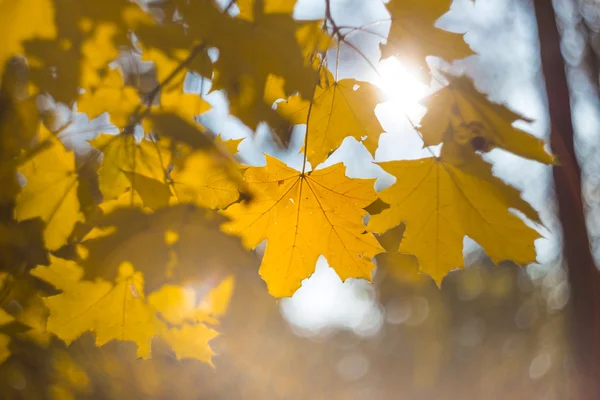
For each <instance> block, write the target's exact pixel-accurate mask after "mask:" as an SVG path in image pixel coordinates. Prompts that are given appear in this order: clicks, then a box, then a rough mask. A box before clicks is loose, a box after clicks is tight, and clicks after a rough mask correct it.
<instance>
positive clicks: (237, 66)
mask: <svg viewBox="0 0 600 400" xmlns="http://www.w3.org/2000/svg"><path fill="white" fill-rule="evenodd" d="M178 6H179V10H180V12H181V15H182V16H183V18H184V20H185V21H186V22H187V23H188V24H189V32H190V35H191V36H192V37H194V38H197V40H199V41H201V42H205V43H206V44H207V45H210V46H214V47H217V48H218V49H219V58H218V60H217V61H216V63H215V70H216V72H215V78H214V81H213V86H212V90H217V89H224V90H225V91H226V93H227V96H228V99H229V102H230V110H231V112H232V113H233V114H234V115H236V116H239V117H240V119H241V120H242V122H244V123H245V124H246V125H248V126H249V127H250V128H251V129H256V127H257V124H258V122H260V121H267V122H269V124H270V125H272V126H271V127H272V128H273V129H275V130H276V132H278V135H279V136H280V137H281V140H282V142H284V143H286V142H287V137H288V136H289V132H287V129H286V125H285V120H284V119H282V118H277V114H276V113H273V112H272V110H271V106H272V103H271V104H269V103H265V96H264V91H265V85H266V83H267V81H268V78H269V76H270V75H275V76H279V77H285V86H284V89H285V90H284V91H285V93H287V94H291V93H293V92H295V91H298V92H299V93H301V94H302V95H304V96H310V95H311V93H312V89H313V86H314V82H315V81H316V79H317V71H316V70H315V69H313V68H312V64H311V62H309V60H306V57H305V52H304V48H303V45H305V44H307V43H319V44H321V43H324V41H322V40H318V37H323V36H327V35H326V33H324V32H322V31H321V32H315V31H307V30H302V28H304V26H305V24H304V23H302V22H298V21H295V20H293V19H292V18H291V16H289V15H286V14H265V13H264V12H262V10H258V13H257V10H254V11H255V12H254V18H253V21H252V22H249V21H246V20H242V19H239V18H230V17H229V16H228V15H225V14H223V13H221V11H220V10H219V9H218V8H216V7H215V5H214V4H213V2H212V1H209V0H199V1H195V2H191V3H187V2H183V1H179V2H178ZM298 30H301V32H300V33H299V31H298ZM307 35H308V36H311V37H312V40H311V37H307ZM314 35H317V37H314ZM240 37H243V38H244V41H243V42H242V41H240V40H238V38H240ZM300 41H301V42H302V45H301V44H300ZM248 44H250V45H248ZM249 109H252V110H254V111H253V112H247V110H249Z"/></svg>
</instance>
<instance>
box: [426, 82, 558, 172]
mask: <svg viewBox="0 0 600 400" xmlns="http://www.w3.org/2000/svg"><path fill="white" fill-rule="evenodd" d="M447 78H448V80H449V81H450V83H449V85H448V86H446V87H444V88H443V89H441V90H439V91H437V92H436V93H434V94H432V95H431V96H429V97H428V98H426V99H425V100H423V104H424V105H425V106H426V107H427V108H428V111H427V114H425V116H424V117H423V118H422V120H421V127H420V128H419V131H420V132H421V134H422V135H423V141H424V145H425V146H435V145H437V144H440V143H442V141H446V140H449V139H450V140H452V141H454V142H456V143H457V144H459V145H461V146H464V147H465V148H466V149H468V150H470V152H474V151H476V150H477V151H483V152H487V151H490V150H491V149H493V148H496V147H498V148H501V149H503V150H506V151H509V152H511V153H514V154H517V155H519V156H521V157H524V158H529V159H532V160H536V161H539V162H542V163H545V164H553V163H555V159H554V157H553V156H552V155H551V154H549V153H548V152H547V151H546V149H545V142H544V141H543V140H542V139H539V138H537V137H535V136H533V135H531V134H529V133H527V132H525V131H523V130H521V129H518V128H515V127H514V126H513V123H514V122H515V121H518V120H522V121H529V120H528V118H526V117H524V116H522V115H520V114H517V113H515V112H514V111H511V110H510V109H508V108H507V107H505V106H503V105H501V104H496V103H492V102H491V101H490V100H489V99H488V98H487V96H485V95H484V94H482V93H480V92H478V91H477V89H475V86H474V85H473V82H472V81H471V80H470V79H469V78H467V77H465V76H461V77H453V76H449V75H447ZM448 131H449V133H450V137H448Z"/></svg>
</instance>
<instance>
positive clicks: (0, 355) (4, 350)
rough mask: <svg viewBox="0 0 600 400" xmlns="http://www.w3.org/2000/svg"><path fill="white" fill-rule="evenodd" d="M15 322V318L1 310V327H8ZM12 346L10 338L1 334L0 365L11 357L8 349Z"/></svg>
mask: <svg viewBox="0 0 600 400" xmlns="http://www.w3.org/2000/svg"><path fill="white" fill-rule="evenodd" d="M13 321H14V318H13V317H12V316H11V315H10V314H9V313H7V312H6V311H4V310H3V309H2V308H0V327H2V326H3V325H7V324H9V323H11V322H13ZM9 344H10V336H8V335H7V334H4V333H0V364H2V363H3V362H4V361H6V360H7V359H8V357H10V349H9V348H8V346H9Z"/></svg>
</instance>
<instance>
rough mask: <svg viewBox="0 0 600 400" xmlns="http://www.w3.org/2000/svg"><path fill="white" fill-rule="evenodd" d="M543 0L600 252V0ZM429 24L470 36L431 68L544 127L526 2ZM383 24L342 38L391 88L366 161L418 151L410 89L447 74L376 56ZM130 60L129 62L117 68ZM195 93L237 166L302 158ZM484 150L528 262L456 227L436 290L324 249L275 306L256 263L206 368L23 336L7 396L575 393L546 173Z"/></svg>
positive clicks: (344, 6)
mask: <svg viewBox="0 0 600 400" xmlns="http://www.w3.org/2000/svg"><path fill="white" fill-rule="evenodd" d="M554 5H555V9H556V12H557V15H558V18H559V27H560V30H561V33H562V43H561V47H562V51H563V55H564V58H565V61H566V63H567V69H568V77H569V84H570V87H571V95H572V109H573V116H574V121H575V127H576V134H577V149H578V152H579V154H578V155H579V158H580V162H581V165H582V167H583V171H584V195H585V199H586V206H587V211H588V228H589V230H590V233H591V237H592V240H593V249H594V254H595V256H596V259H597V260H600V157H598V156H597V154H599V151H600V129H599V128H600V103H599V97H598V77H599V69H598V66H599V62H598V57H599V55H600V2H598V1H597V0H579V1H578V0H556V1H554ZM332 12H333V17H334V18H335V20H336V22H338V24H339V25H344V26H362V25H365V24H370V23H373V22H375V21H379V20H382V19H385V18H386V17H387V14H386V10H385V4H384V2H382V1H379V0H336V1H333V2H332ZM295 16H296V17H297V18H308V17H315V16H317V17H318V16H324V2H323V1H322V0H299V1H298V5H297V7H296V10H295ZM438 25H439V26H441V27H443V28H445V29H448V30H452V31H460V32H465V31H466V32H467V33H466V34H465V40H466V41H467V42H468V43H469V44H470V45H471V47H472V48H473V49H474V51H475V52H476V53H477V55H475V56H472V57H469V58H467V59H464V60H459V61H456V62H454V63H452V64H448V63H446V62H445V61H443V60H439V59H434V58H432V59H430V60H429V62H430V65H431V66H432V67H434V71H450V72H452V73H456V74H462V73H464V74H468V75H470V76H471V77H473V79H474V80H475V83H476V86H477V88H478V89H479V90H481V91H483V92H486V93H488V94H489V95H490V97H491V98H492V99H493V100H494V101H497V102H502V103H504V104H507V105H508V106H509V107H511V108H512V109H514V110H515V111H518V112H520V113H522V114H523V115H525V116H526V117H528V118H530V119H531V120H533V122H532V123H526V122H522V123H521V122H520V123H519V126H520V127H521V128H523V129H525V130H527V131H529V132H531V133H532V134H535V135H538V136H540V137H546V136H547V134H548V129H549V126H548V115H547V112H546V100H545V91H544V90H545V89H544V86H543V76H542V75H541V68H540V56H539V45H538V38H537V29H536V23H535V16H534V14H533V5H532V3H531V1H529V0H477V1H476V2H475V3H473V2H472V1H471V0H455V1H454V2H453V4H452V8H451V10H450V11H449V13H448V14H446V15H445V16H444V17H442V18H441V19H440V20H439V21H438ZM388 29H389V25H388V24H385V23H383V24H372V25H371V26H370V28H369V30H370V32H371V33H365V32H361V31H356V32H355V33H353V34H352V35H351V36H349V39H350V40H351V42H352V43H353V44H354V46H355V47H356V49H358V52H357V50H356V49H353V48H350V47H348V46H345V47H344V46H343V47H342V48H341V50H340V52H339V56H340V77H346V76H352V77H356V78H358V79H362V80H369V81H372V82H374V83H376V84H378V85H380V86H381V87H382V88H383V89H384V90H383V98H382V101H384V103H383V104H381V105H380V106H378V108H377V115H378V117H379V118H380V120H381V122H382V125H383V127H384V129H385V130H386V132H387V133H385V134H384V135H382V137H381V140H380V148H379V150H378V151H377V154H376V158H375V161H383V160H391V159H410V158H417V157H420V156H422V155H423V154H424V153H423V152H424V150H423V149H422V142H421V140H420V139H419V137H418V135H417V134H416V133H415V132H414V130H413V129H412V127H411V124H410V123H409V122H408V120H407V118H408V119H410V121H412V122H413V123H415V124H416V123H418V120H419V118H420V117H421V116H422V115H423V113H424V111H425V109H424V108H422V107H421V106H420V105H419V103H418V102H419V100H420V99H421V98H423V97H424V96H426V95H427V94H428V93H431V92H432V91H435V90H437V89H438V88H439V87H440V86H441V84H440V78H439V77H440V75H439V73H436V72H434V74H433V78H432V79H431V80H427V79H424V77H426V75H425V76H424V75H423V74H420V73H419V71H416V70H414V69H413V67H412V65H411V62H410V60H393V61H386V62H384V63H382V64H379V65H378V58H379V46H378V45H379V43H380V42H381V41H382V40H384V39H382V38H385V36H386V34H387V30H388ZM359 52H360V54H359ZM217 56H218V55H216V54H215V57H217ZM330 56H331V57H335V56H336V52H335V51H334V52H333V53H332V54H331V55H330ZM122 61H123V60H122ZM137 61H138V60H135V59H132V60H129V61H127V59H126V57H125V61H123V62H132V63H136V62H137ZM371 64H372V65H376V66H377V68H378V69H379V71H378V73H375V72H374V71H373V68H372V66H371ZM436 74H437V75H436ZM188 88H189V90H190V91H195V92H198V93H203V94H204V95H205V96H206V98H207V100H209V101H210V102H211V104H212V105H213V106H214V108H213V109H212V110H211V111H209V112H208V113H207V114H205V115H203V116H202V117H201V122H202V123H204V124H205V125H206V126H207V127H209V128H210V129H211V130H212V131H214V132H217V133H221V135H222V136H223V137H225V138H235V139H237V138H247V139H246V140H244V141H243V142H242V144H241V146H240V153H239V157H240V159H241V160H242V161H243V162H245V163H248V164H252V165H263V164H264V162H265V160H264V155H263V154H265V153H266V154H273V155H276V156H277V157H279V158H281V159H283V160H284V161H285V162H287V163H288V164H289V165H291V166H296V167H297V166H298V165H300V163H301V162H302V157H301V155H299V154H298V151H299V149H300V147H301V144H302V141H303V135H304V128H303V127H299V128H296V130H295V132H294V135H293V138H292V139H293V140H292V143H291V145H290V147H289V148H288V149H281V148H278V147H277V146H276V145H275V144H274V143H273V142H272V141H271V139H270V137H269V132H268V130H267V129H266V127H263V128H259V130H258V132H256V134H254V133H253V132H251V131H249V130H248V128H246V127H245V126H244V125H242V124H241V123H240V122H239V121H237V120H236V119H235V118H233V117H230V116H229V115H228V110H227V100H226V98H225V96H224V95H223V94H222V93H219V92H211V93H208V92H209V89H210V82H207V81H201V80H199V79H196V78H194V77H190V78H189V82H188ZM100 131H102V132H107V131H110V128H108V125H107V119H106V116H105V117H103V118H99V119H97V120H95V121H87V119H86V118H85V116H83V115H80V116H79V119H78V123H77V124H73V125H72V126H71V127H69V128H68V129H67V130H65V131H64V132H62V133H61V135H62V139H63V140H64V141H65V142H66V143H67V144H69V145H70V146H72V147H73V148H75V149H76V150H77V151H79V152H85V151H86V144H85V141H86V140H89V139H91V138H93V137H94V136H95V135H97V134H98V132H100ZM433 151H436V149H433ZM486 157H487V158H488V159H489V160H491V161H492V162H493V163H494V172H495V173H496V174H497V175H498V176H500V177H501V178H503V179H505V180H506V181H507V182H509V183H511V184H513V185H515V186H516V187H518V188H519V189H521V190H522V191H523V197H524V198H525V199H526V200H528V201H529V202H531V203H532V204H533V205H534V207H535V208H536V209H537V210H538V211H539V212H540V215H541V218H542V221H543V222H544V225H545V228H543V229H542V232H541V233H542V235H543V236H544V237H543V238H542V239H539V240H538V241H537V242H536V249H537V251H538V261H539V263H537V264H533V265H530V266H527V267H526V268H520V267H518V266H516V265H512V264H510V263H505V264H502V265H499V266H494V265H493V264H492V263H491V262H490V261H489V259H487V257H486V256H485V254H484V253H483V252H482V251H481V250H480V249H479V247H478V246H477V245H476V244H475V243H474V242H472V241H471V240H470V239H468V238H466V239H465V250H464V253H465V259H466V261H467V268H466V269H465V270H464V271H454V272H452V273H450V274H449V275H448V276H447V278H446V279H445V280H444V281H443V283H442V285H441V288H438V287H437V286H436V285H435V284H434V282H433V281H432V280H430V279H429V278H427V277H423V276H418V275H416V274H414V273H411V272H410V271H408V272H402V271H398V268H397V267H396V264H395V262H396V260H395V259H394V258H393V257H388V256H385V257H378V259H377V264H378V268H377V271H376V273H375V276H374V283H373V284H369V283H367V282H363V281H358V280H348V281H347V282H344V283H342V282H341V281H340V279H339V278H338V277H337V275H336V274H335V272H334V271H333V270H332V269H330V268H329V267H328V265H327V263H326V261H325V260H324V259H320V260H319V262H318V264H317V268H316V272H315V274H314V275H313V276H312V277H311V278H309V279H307V280H306V281H304V283H303V286H302V288H301V289H300V290H299V291H298V292H297V293H296V294H295V295H294V296H293V297H292V298H289V299H284V300H281V301H279V302H276V301H275V299H273V298H271V297H270V296H269V295H268V294H267V291H266V288H265V285H264V283H263V282H262V281H261V280H260V278H259V277H258V274H257V273H256V271H242V272H240V273H239V274H238V275H239V276H237V277H236V278H237V279H236V287H235V291H234V294H233V297H232V301H231V304H230V308H229V311H228V312H227V314H226V315H225V317H224V318H223V321H222V322H221V325H220V326H219V327H218V329H219V331H220V332H221V333H222V334H221V336H219V337H218V338H216V339H214V340H213V341H212V343H213V347H214V349H215V350H216V352H217V355H216V356H215V357H214V359H213V360H214V364H215V368H214V369H213V368H211V367H210V366H208V365H206V364H202V363H200V362H195V361H188V360H184V361H181V362H180V361H178V360H177V359H176V358H175V357H174V356H173V354H171V353H170V352H169V351H168V349H167V348H166V346H163V345H162V344H161V343H160V342H158V341H157V342H156V343H155V349H154V351H153V354H154V358H153V359H152V360H149V361H142V360H136V359H135V349H134V348H133V346H131V345H129V344H127V343H115V342H113V343H110V344H108V345H107V346H105V347H104V348H102V349H98V348H96V347H95V346H94V344H93V337H92V336H91V335H85V336H84V337H82V338H81V339H80V340H78V341H77V342H75V343H74V344H73V345H72V346H71V347H69V348H65V347H64V346H62V348H61V346H60V345H58V346H57V347H52V348H54V349H53V350H47V351H40V350H39V348H37V347H35V346H33V345H31V344H29V343H26V342H23V343H20V346H22V350H23V353H22V354H23V355H22V356H21V357H18V358H15V357H13V358H11V359H10V360H9V361H8V362H7V363H5V364H4V365H2V366H1V367H0V369H1V370H2V371H1V372H2V373H0V377H1V381H0V398H7V399H12V398H15V399H16V398H28V399H29V398H31V399H34V398H65V399H68V398H94V399H106V398H111V399H112V398H114V399H130V398H156V399H309V398H316V399H369V400H375V399H397V398H398V399H403V398H406V399H438V398H444V399H464V398H481V399H506V398H527V399H571V398H577V392H576V387H575V385H574V383H573V377H574V368H573V361H572V358H571V355H570V348H569V342H568V336H567V330H566V324H567V323H568V321H569V311H568V310H569V309H568V304H569V286H568V284H567V281H566V274H565V271H564V269H563V260H562V258H561V246H560V242H561V239H560V234H561V233H560V225H559V222H558V220H557V219H556V215H555V204H554V197H553V187H552V179H551V178H552V174H551V170H550V167H548V166H544V165H541V164H539V163H536V162H533V161H528V160H523V159H520V158H518V157H516V156H513V155H510V154H508V153H505V152H503V151H501V150H494V151H492V152H490V153H489V154H488V155H486ZM340 161H341V162H344V163H345V164H346V166H347V171H348V172H347V173H348V175H349V176H353V177H374V178H378V180H377V189H382V188H384V187H387V186H389V185H390V184H391V183H392V182H393V178H391V177H390V176H386V174H385V173H384V172H383V171H382V170H381V169H379V167H377V166H376V165H375V164H374V163H373V161H374V160H373V158H372V157H371V156H370V155H369V153H368V152H367V151H366V150H365V149H364V148H362V146H361V145H360V144H359V143H357V142H356V141H354V140H353V139H351V138H349V139H347V140H346V141H345V142H344V144H343V146H342V147H341V148H340V149H339V150H338V151H336V152H335V153H334V154H333V155H332V157H331V158H330V159H329V160H328V161H327V165H330V164H332V163H335V162H340ZM260 256H261V254H260V249H259V251H257V255H256V257H257V258H260ZM198 264H199V267H201V265H202V260H201V259H199V260H198Z"/></svg>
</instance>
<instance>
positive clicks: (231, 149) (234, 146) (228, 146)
mask: <svg viewBox="0 0 600 400" xmlns="http://www.w3.org/2000/svg"><path fill="white" fill-rule="evenodd" d="M243 141H244V138H242V139H228V140H225V139H223V137H222V136H221V135H217V137H216V138H215V143H216V145H217V147H221V148H224V149H225V150H226V151H227V152H228V153H229V154H230V155H232V156H233V155H235V154H236V153H237V152H238V148H239V146H240V144H241V143H242V142H243Z"/></svg>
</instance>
